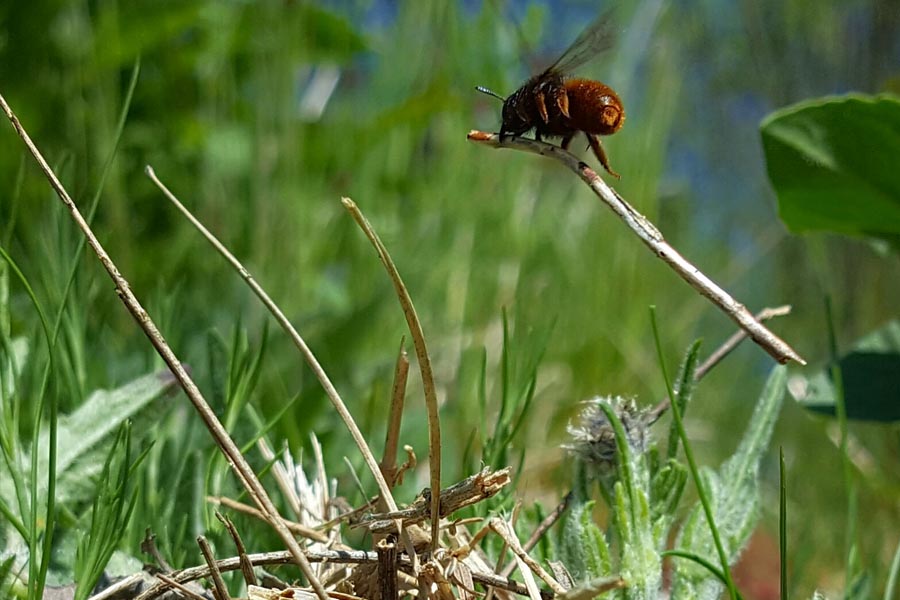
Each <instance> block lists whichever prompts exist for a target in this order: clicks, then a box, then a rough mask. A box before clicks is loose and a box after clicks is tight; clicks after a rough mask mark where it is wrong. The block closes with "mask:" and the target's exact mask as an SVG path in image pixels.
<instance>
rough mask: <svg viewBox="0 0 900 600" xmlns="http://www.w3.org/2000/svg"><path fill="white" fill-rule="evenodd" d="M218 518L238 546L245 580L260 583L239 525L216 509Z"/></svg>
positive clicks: (236, 546) (250, 582) (254, 583)
mask: <svg viewBox="0 0 900 600" xmlns="http://www.w3.org/2000/svg"><path fill="white" fill-rule="evenodd" d="M216 518H217V519H218V520H219V522H220V523H222V525H224V526H225V529H227V530H228V534H229V535H230V536H231V539H232V541H233V542H234V546H235V548H237V553H238V558H239V559H240V560H241V573H242V574H243V575H244V582H245V583H246V584H247V585H256V584H257V583H258V582H257V581H256V573H254V572H253V565H252V564H250V560H249V559H247V548H246V547H245V546H244V540H242V539H241V535H240V534H239V533H238V530H237V527H235V526H234V523H232V522H231V519H229V518H228V517H226V516H225V515H223V514H222V513H220V512H219V511H216Z"/></svg>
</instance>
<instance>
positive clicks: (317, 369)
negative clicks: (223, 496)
mask: <svg viewBox="0 0 900 600" xmlns="http://www.w3.org/2000/svg"><path fill="white" fill-rule="evenodd" d="M145 172H146V174H147V176H148V177H149V178H150V180H151V181H153V183H154V184H155V185H156V186H157V187H158V188H159V189H160V190H161V191H162V193H163V194H164V195H165V196H166V198H168V199H169V201H170V202H171V203H172V204H174V205H175V207H176V208H177V209H178V210H179V211H180V212H181V214H183V215H184V216H185V218H187V220H188V221H189V222H190V223H191V224H192V225H193V226H194V227H195V228H196V229H197V230H198V231H199V232H200V233H201V235H203V237H205V238H206V240H207V241H208V242H209V243H210V244H211V245H212V246H213V248H215V250H216V251H217V252H218V253H219V254H221V255H222V257H223V258H225V260H226V261H228V263H229V264H230V265H231V266H232V267H233V268H234V269H235V270H236V271H237V272H238V273H239V274H240V276H241V278H243V279H244V281H245V282H246V283H247V285H248V286H249V287H250V289H251V290H252V291H253V293H254V294H256V296H257V298H259V299H260V301H261V302H262V303H263V305H264V306H265V307H266V309H267V310H269V312H270V313H272V316H274V317H275V320H276V321H277V322H278V324H279V325H280V326H281V328H282V329H283V330H284V331H285V333H287V334H288V336H289V337H290V338H291V341H293V342H294V345H295V346H296V347H297V349H298V350H300V353H301V354H302V355H303V358H304V359H305V360H306V362H307V364H308V365H309V367H310V369H312V371H313V373H314V374H315V375H316V378H317V379H318V380H319V383H320V384H321V385H322V388H323V389H324V390H325V393H326V395H327V396H328V398H329V400H331V404H332V406H334V409H335V410H336V411H337V413H338V415H340V417H341V419H342V420H343V421H344V424H345V425H346V427H347V429H348V430H349V431H350V435H351V437H353V441H354V442H355V443H356V446H357V448H359V451H360V453H361V454H362V457H363V459H364V460H365V462H366V466H368V468H369V471H371V473H372V476H373V477H374V478H375V483H376V484H377V485H378V491H379V492H380V493H381V497H382V498H383V499H384V501H385V502H386V503H387V505H388V507H389V508H390V509H391V510H396V509H397V504H396V502H394V497H393V496H392V495H391V490H390V487H389V486H388V484H387V482H386V481H385V480H384V477H383V476H382V474H381V469H380V468H379V467H378V463H377V462H376V461H375V456H374V455H373V454H372V450H371V449H370V448H369V445H368V444H367V443H366V440H365V438H364V437H363V435H362V432H361V431H360V430H359V427H358V426H357V425H356V421H355V420H354V419H353V415H351V414H350V411H349V410H347V406H346V405H345V404H344V401H343V400H342V399H341V396H340V394H338V391H337V388H335V387H334V384H333V383H332V382H331V379H330V378H329V377H328V374H327V373H326V372H325V369H323V368H322V365H321V364H320V363H319V360H318V359H317V358H316V356H315V355H314V354H313V352H312V350H310V348H309V346H308V345H307V344H306V341H305V340H304V339H303V337H302V336H301V335H300V333H299V332H298V331H297V330H296V328H295V327H294V326H293V325H292V324H291V322H290V321H289V320H288V318H287V317H286V316H285V314H284V312H282V310H281V309H280V308H279V307H278V305H277V304H275V302H274V301H273V300H272V299H271V298H270V297H269V295H268V294H267V293H266V291H265V290H264V289H263V288H262V286H261V285H259V283H257V282H256V280H255V279H254V278H253V276H252V275H251V274H250V272H249V271H248V270H247V269H246V268H245V267H244V265H243V264H241V262H240V261H239V260H238V259H237V258H235V256H234V255H233V254H232V253H231V252H230V251H229V250H228V249H227V248H226V247H225V246H224V245H223V244H222V243H221V242H220V241H219V239H218V238H216V236H215V235H213V234H212V232H210V231H209V230H208V229H207V228H206V227H205V226H204V225H203V223H201V222H200V221H199V219H197V218H196V217H195V216H194V215H193V214H192V213H191V212H190V211H189V210H188V209H187V207H185V206H184V204H182V203H181V201H179V200H178V198H177V197H176V196H175V194H173V193H172V192H171V191H170V190H169V188H167V187H166V186H165V184H163V183H162V181H160V180H159V178H158V177H157V176H156V173H155V172H154V171H153V168H152V167H150V166H149V165H148V166H147V167H146V169H145ZM401 539H402V540H403V542H404V546H405V547H406V549H407V551H409V552H411V550H412V545H411V543H408V539H407V538H406V537H405V536H402V534H401Z"/></svg>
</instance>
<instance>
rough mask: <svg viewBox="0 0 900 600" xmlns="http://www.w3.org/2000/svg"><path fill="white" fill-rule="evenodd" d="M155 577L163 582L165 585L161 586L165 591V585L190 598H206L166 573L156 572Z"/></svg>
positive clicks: (204, 599) (192, 599)
mask: <svg viewBox="0 0 900 600" xmlns="http://www.w3.org/2000/svg"><path fill="white" fill-rule="evenodd" d="M156 577H157V578H158V579H159V580H160V581H162V582H163V583H164V584H165V586H164V587H163V591H165V589H166V588H167V587H171V588H172V589H176V590H178V591H179V592H181V593H182V594H184V595H185V596H187V597H188V598H190V599H191V600H207V599H206V597H205V596H202V595H201V594H198V593H197V592H195V591H194V590H192V589H191V588H189V587H187V586H185V585H182V584H181V583H179V582H178V581H176V580H175V579H173V578H172V577H169V576H168V575H165V574H163V573H157V574H156Z"/></svg>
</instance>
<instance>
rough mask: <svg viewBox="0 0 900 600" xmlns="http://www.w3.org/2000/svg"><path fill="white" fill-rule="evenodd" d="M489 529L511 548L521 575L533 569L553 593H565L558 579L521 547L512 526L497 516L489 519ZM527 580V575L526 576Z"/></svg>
mask: <svg viewBox="0 0 900 600" xmlns="http://www.w3.org/2000/svg"><path fill="white" fill-rule="evenodd" d="M490 523H491V529H493V530H494V532H495V533H496V534H497V535H499V536H500V537H501V538H502V539H503V541H504V542H506V544H507V545H508V546H509V549H510V550H512V552H513V555H514V556H515V557H516V562H520V561H521V564H520V565H519V567H520V569H519V570H520V571H521V572H522V575H523V577H524V576H525V573H527V572H528V569H531V570H532V571H534V574H535V575H537V576H538V577H540V578H541V579H542V580H544V582H545V583H546V584H547V585H548V586H550V589H551V590H553V592H554V593H555V594H565V593H566V588H564V587H563V586H561V585H560V584H559V582H558V581H556V580H555V579H554V578H553V576H552V575H550V573H548V572H547V571H546V570H545V569H544V568H543V567H542V566H541V565H539V564H538V563H537V561H535V560H534V559H533V558H531V557H530V556H529V555H528V553H527V552H525V549H524V548H522V543H521V542H519V538H518V537H516V534H515V532H514V531H513V529H512V526H511V525H510V524H509V523H507V522H506V521H504V520H503V519H501V518H499V517H494V518H493V519H491V521H490ZM522 564H524V565H526V566H527V567H528V569H523V568H521V567H522ZM526 581H527V577H526Z"/></svg>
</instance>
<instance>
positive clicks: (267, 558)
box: [134, 550, 552, 600]
mask: <svg viewBox="0 0 900 600" xmlns="http://www.w3.org/2000/svg"><path fill="white" fill-rule="evenodd" d="M307 557H308V559H309V561H310V562H312V563H320V562H327V563H334V564H356V565H359V564H365V563H369V564H374V563H377V562H378V554H377V553H375V552H365V551H362V550H351V551H339V550H325V551H321V552H308V553H307ZM247 558H248V559H249V561H250V563H251V564H253V565H254V566H267V565H286V564H289V563H290V562H291V555H290V553H288V552H284V551H281V552H262V553H258V554H248V555H247ZM216 564H217V566H218V567H219V571H221V572H223V573H226V572H229V571H236V570H238V569H240V568H241V561H240V559H239V558H238V557H231V558H223V559H221V560H219V561H216ZM398 565H399V567H400V568H401V569H404V570H406V571H411V570H412V565H411V564H410V562H409V559H408V557H401V558H400V560H399V561H398ZM203 577H209V567H208V566H206V565H203V566H198V567H190V568H188V569H184V570H181V571H176V572H175V573H172V574H170V576H169V579H171V580H172V581H175V582H178V583H182V584H183V583H187V582H189V581H195V580H197V579H201V578H203ZM472 579H473V580H474V581H475V582H476V583H480V584H482V585H486V586H489V587H491V588H499V589H502V590H507V591H509V592H513V593H515V594H520V595H527V594H528V590H526V589H525V586H523V585H522V584H520V583H518V582H517V581H514V580H511V579H507V578H505V577H501V576H499V575H496V574H494V573H482V572H479V571H474V570H473V571H472ZM167 587H168V585H167V584H165V583H162V582H159V583H156V584H154V585H153V586H151V587H150V588H148V589H146V590H144V591H143V592H142V593H141V595H139V596H137V597H136V598H135V599H134V600H153V599H154V598H157V597H158V596H159V595H160V594H162V593H164V592H165V590H166V588H167ZM541 597H543V598H545V599H549V598H551V597H552V594H551V593H550V592H546V591H542V592H541Z"/></svg>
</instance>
